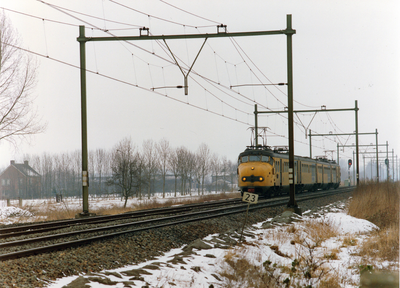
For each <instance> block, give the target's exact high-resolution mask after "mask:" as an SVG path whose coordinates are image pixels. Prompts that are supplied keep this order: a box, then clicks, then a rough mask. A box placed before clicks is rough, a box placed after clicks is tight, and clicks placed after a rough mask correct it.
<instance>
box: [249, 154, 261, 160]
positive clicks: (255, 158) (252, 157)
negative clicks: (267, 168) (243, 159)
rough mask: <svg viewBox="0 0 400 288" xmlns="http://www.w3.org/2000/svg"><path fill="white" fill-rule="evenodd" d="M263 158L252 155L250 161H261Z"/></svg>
mask: <svg viewBox="0 0 400 288" xmlns="http://www.w3.org/2000/svg"><path fill="white" fill-rule="evenodd" d="M260 158H261V157H260V156H259V155H251V156H250V161H260V160H261V159H260Z"/></svg>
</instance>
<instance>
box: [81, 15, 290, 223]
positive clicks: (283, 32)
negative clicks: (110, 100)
mask: <svg viewBox="0 0 400 288" xmlns="http://www.w3.org/2000/svg"><path fill="white" fill-rule="evenodd" d="M223 26H224V25H222V27H223ZM220 27H221V26H218V29H217V33H207V34H183V35H149V33H148V28H143V29H141V30H140V31H141V32H142V31H147V33H143V34H142V33H141V32H140V35H139V36H113V37H86V36H85V26H79V37H78V38H77V41H78V42H79V49H80V79H81V132H82V203H83V212H82V213H80V214H78V215H77V217H85V216H90V213H89V200H88V195H89V179H88V177H89V173H88V149H87V148H88V147H87V112H86V110H87V107H86V48H85V44H86V42H94V41H143V40H164V41H166V40H173V39H195V38H203V39H205V40H206V39H209V38H221V37H243V36H263V35H286V39H287V41H286V43H287V45H286V46H287V86H288V109H289V111H288V112H289V169H291V171H293V169H294V139H293V69H292V65H293V61H292V35H293V34H295V33H296V30H293V29H292V15H286V29H285V30H273V31H253V32H229V33H228V32H226V29H222V30H220V29H219V28H220ZM221 31H222V32H221ZM203 45H204V43H203ZM171 53H172V52H171ZM196 58H197V57H196ZM193 63H194V62H193ZM178 66H179V65H178ZM180 69H181V68H180ZM190 69H191V68H190ZM181 72H182V73H183V70H181ZM189 72H190V70H189ZM189 72H188V73H189ZM188 73H187V74H185V73H183V75H184V80H185V81H184V86H185V92H187V76H188ZM292 173H293V172H292ZM288 207H297V204H296V202H295V199H294V184H293V183H292V184H290V200H289V203H288Z"/></svg>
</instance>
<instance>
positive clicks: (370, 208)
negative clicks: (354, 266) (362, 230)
mask: <svg viewBox="0 0 400 288" xmlns="http://www.w3.org/2000/svg"><path fill="white" fill-rule="evenodd" d="M399 199H400V183H399V182H397V183H388V182H384V183H376V182H371V183H366V184H362V185H360V186H359V187H358V188H357V189H356V190H355V191H354V192H353V198H352V200H351V202H350V204H349V207H348V213H349V215H352V216H354V217H357V218H362V219H366V220H368V221H370V222H372V223H374V224H375V225H377V226H378V227H379V228H380V230H379V231H375V232H373V233H372V235H371V237H369V239H368V240H366V241H364V243H363V244H362V245H361V247H360V248H361V249H360V255H361V256H363V257H368V258H370V259H376V258H380V259H383V260H389V261H399Z"/></svg>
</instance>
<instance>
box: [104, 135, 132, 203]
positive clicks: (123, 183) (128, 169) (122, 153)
mask: <svg viewBox="0 0 400 288" xmlns="http://www.w3.org/2000/svg"><path fill="white" fill-rule="evenodd" d="M111 157H112V162H111V170H112V177H111V179H109V180H108V181H107V183H108V185H114V186H117V187H119V188H120V189H121V190H120V193H121V196H122V198H124V200H125V203H124V208H125V207H126V203H127V201H128V198H129V197H131V196H133V194H134V192H135V190H136V189H137V187H138V185H139V183H138V182H139V179H140V178H139V172H140V169H139V160H138V158H139V157H138V153H137V152H136V153H135V147H134V146H133V144H132V141H131V140H130V139H128V138H125V139H123V140H122V141H120V142H119V143H118V144H117V145H116V146H115V148H114V149H113V151H112V156H111Z"/></svg>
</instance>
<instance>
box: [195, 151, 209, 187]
mask: <svg viewBox="0 0 400 288" xmlns="http://www.w3.org/2000/svg"><path fill="white" fill-rule="evenodd" d="M210 153H211V152H210V148H209V147H208V145H207V144H205V143H201V144H200V146H199V149H198V150H197V155H198V161H199V173H200V175H201V193H202V194H204V178H205V177H206V175H207V174H208V173H209V171H210Z"/></svg>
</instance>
